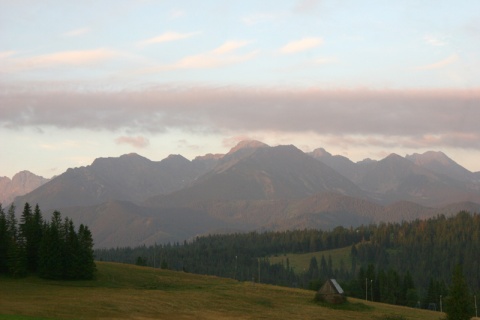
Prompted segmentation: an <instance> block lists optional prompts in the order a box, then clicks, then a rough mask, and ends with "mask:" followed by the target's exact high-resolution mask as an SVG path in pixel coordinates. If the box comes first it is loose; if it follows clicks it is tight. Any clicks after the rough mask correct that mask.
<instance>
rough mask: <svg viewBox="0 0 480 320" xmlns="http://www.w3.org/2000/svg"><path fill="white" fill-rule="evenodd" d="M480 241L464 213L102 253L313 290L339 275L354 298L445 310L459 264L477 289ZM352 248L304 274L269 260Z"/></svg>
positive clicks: (476, 222) (478, 222)
mask: <svg viewBox="0 0 480 320" xmlns="http://www.w3.org/2000/svg"><path fill="white" fill-rule="evenodd" d="M479 237H480V216H479V215H478V214H470V213H467V212H459V213H458V214H456V215H455V216H452V217H445V216H443V215H439V216H437V217H435V218H432V219H428V220H416V221H412V222H403V223H388V224H379V225H369V226H362V227H359V228H343V227H337V228H335V229H333V230H331V231H322V230H291V231H282V232H262V233H258V232H250V233H238V234H228V235H208V236H202V237H197V238H196V239H194V240H193V241H188V242H187V241H185V242H183V243H173V244H166V245H155V246H148V247H147V246H140V247H136V248H112V249H99V250H96V252H95V254H96V258H97V259H100V260H106V261H118V262H123V263H132V264H134V263H136V264H143V265H149V266H152V267H156V268H169V269H173V270H183V271H185V272H192V273H198V274H209V275H217V276H221V277H231V278H235V279H238V280H241V281H260V282H262V283H270V284H276V285H284V286H295V287H303V288H310V289H317V288H318V287H319V286H320V285H321V284H323V282H324V281H325V280H326V279H327V278H336V279H337V280H338V281H339V282H340V283H341V285H342V286H343V287H344V289H345V291H346V292H347V294H349V295H350V296H355V297H359V298H367V299H369V300H374V301H380V302H386V303H391V304H400V305H408V306H412V307H425V308H427V307H430V308H434V309H437V310H438V309H439V305H440V301H439V300H440V299H441V298H440V297H441V296H443V297H446V296H447V295H448V289H449V284H450V283H451V278H452V272H453V270H454V269H455V267H456V266H457V265H460V266H462V269H463V272H464V274H465V279H466V281H467V284H468V286H469V289H470V291H471V292H472V293H475V292H478V289H479V288H480V269H479V268H480V266H479V261H478V252H480V239H479ZM345 247H348V251H349V252H350V254H349V259H348V261H342V262H341V263H340V265H339V266H335V267H334V266H333V264H332V259H331V257H330V256H329V255H328V252H327V253H326V254H325V255H322V258H321V259H320V261H317V259H316V258H314V257H313V258H312V259H311V261H310V265H309V268H308V269H307V268H305V270H303V271H302V272H300V273H298V272H297V273H295V272H294V271H293V269H292V268H291V267H290V265H289V261H288V259H287V260H286V261H284V262H282V263H271V261H270V260H271V259H270V258H269V257H272V256H279V255H283V254H285V253H308V252H318V251H325V250H330V249H336V248H345ZM472 301H473V300H472Z"/></svg>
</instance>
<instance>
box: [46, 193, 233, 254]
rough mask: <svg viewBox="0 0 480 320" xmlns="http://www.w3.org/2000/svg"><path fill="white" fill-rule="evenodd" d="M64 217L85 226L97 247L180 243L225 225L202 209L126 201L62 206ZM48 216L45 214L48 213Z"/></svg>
mask: <svg viewBox="0 0 480 320" xmlns="http://www.w3.org/2000/svg"><path fill="white" fill-rule="evenodd" d="M60 211H61V212H62V214H63V215H64V216H68V217H70V218H71V219H72V220H74V221H75V222H76V223H83V224H85V225H88V226H89V228H90V230H91V231H92V234H93V235H94V239H95V247H97V248H113V247H124V246H131V245H133V244H137V245H139V244H154V243H167V242H171V243H173V242H182V241H183V240H185V239H190V238H192V237H194V236H196V235H201V234H205V233H208V232H209V231H211V230H221V229H224V228H226V227H227V225H226V224H225V223H223V222H222V221H220V220H218V219H216V218H214V217H211V216H209V215H207V214H206V213H205V212H203V211H200V210H195V209H189V208H155V209H152V208H146V207H142V206H138V205H136V204H133V203H132V202H126V201H108V202H105V203H102V204H100V205H96V206H83V207H69V208H61V209H60ZM47 218H48V216H47Z"/></svg>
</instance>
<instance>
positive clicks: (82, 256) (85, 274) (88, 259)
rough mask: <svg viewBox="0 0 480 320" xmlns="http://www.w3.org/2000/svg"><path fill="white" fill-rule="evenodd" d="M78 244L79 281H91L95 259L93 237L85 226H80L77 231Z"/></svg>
mask: <svg viewBox="0 0 480 320" xmlns="http://www.w3.org/2000/svg"><path fill="white" fill-rule="evenodd" d="M78 242H79V246H80V252H79V265H80V268H79V269H80V273H79V274H78V278H79V279H92V278H93V276H94V274H95V271H96V266H95V257H94V252H93V237H92V233H91V232H90V230H89V229H88V227H87V226H84V225H83V224H81V225H80V228H79V230H78Z"/></svg>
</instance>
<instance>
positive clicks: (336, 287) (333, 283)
mask: <svg viewBox="0 0 480 320" xmlns="http://www.w3.org/2000/svg"><path fill="white" fill-rule="evenodd" d="M330 282H331V283H332V285H333V286H334V287H335V290H337V292H338V293H340V294H343V289H342V287H340V285H339V284H338V282H337V280H335V279H330Z"/></svg>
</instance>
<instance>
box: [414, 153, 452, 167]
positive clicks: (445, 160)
mask: <svg viewBox="0 0 480 320" xmlns="http://www.w3.org/2000/svg"><path fill="white" fill-rule="evenodd" d="M405 158H407V159H408V160H411V161H413V162H415V164H418V165H425V164H428V163H431V162H433V161H437V162H439V163H441V164H443V165H449V164H451V163H452V162H453V160H451V159H450V158H449V157H448V156H447V155H446V154H445V153H443V152H441V151H427V152H425V153H423V154H419V153H414V154H412V155H406V156H405Z"/></svg>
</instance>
